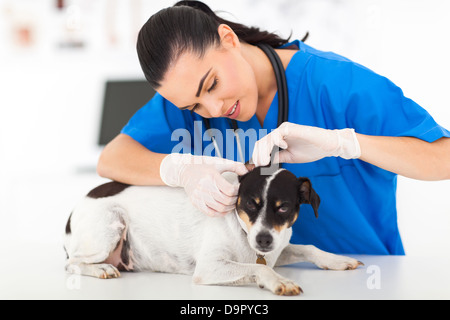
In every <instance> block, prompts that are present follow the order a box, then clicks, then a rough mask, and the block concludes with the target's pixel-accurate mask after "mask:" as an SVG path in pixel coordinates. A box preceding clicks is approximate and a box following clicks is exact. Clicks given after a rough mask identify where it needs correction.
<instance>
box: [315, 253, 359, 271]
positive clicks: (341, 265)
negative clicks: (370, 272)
mask: <svg viewBox="0 0 450 320" xmlns="http://www.w3.org/2000/svg"><path fill="white" fill-rule="evenodd" d="M363 265H364V263H362V262H361V261H358V260H356V259H353V258H350V257H345V256H338V255H335V254H331V253H329V254H327V255H326V256H325V257H322V258H321V259H320V261H319V262H318V263H317V266H318V267H319V268H321V269H324V270H338V271H342V270H355V269H356V268H358V267H359V266H363Z"/></svg>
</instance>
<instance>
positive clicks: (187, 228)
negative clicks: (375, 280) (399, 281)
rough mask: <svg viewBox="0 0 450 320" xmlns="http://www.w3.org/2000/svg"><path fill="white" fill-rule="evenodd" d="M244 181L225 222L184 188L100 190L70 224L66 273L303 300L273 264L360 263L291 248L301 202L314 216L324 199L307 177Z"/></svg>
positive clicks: (117, 186) (255, 174)
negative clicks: (148, 278) (134, 275)
mask: <svg viewBox="0 0 450 320" xmlns="http://www.w3.org/2000/svg"><path fill="white" fill-rule="evenodd" d="M234 179H237V177H236V176H235V177H234ZM239 180H240V188H239V195H238V201H237V205H236V214H228V215H226V216H224V217H221V218H211V217H208V216H206V215H204V214H203V213H201V212H200V211H198V210H197V209H196V208H194V207H193V206H192V205H191V203H190V201H189V199H188V197H187V196H186V194H185V192H184V190H183V189H182V188H171V187H160V186H151V187H138V186H129V185H125V184H121V183H118V182H110V183H107V184H104V185H102V186H100V187H97V188H96V189H94V190H92V191H91V192H90V193H89V194H88V195H87V196H86V197H85V198H84V199H83V200H82V201H81V203H80V204H79V205H78V206H77V207H76V208H75V210H74V211H73V212H72V214H71V216H70V218H69V221H68V223H67V227H66V237H65V249H66V252H67V255H68V260H67V265H66V270H67V272H69V273H77V274H83V275H87V276H93V277H98V278H102V279H107V278H116V277H119V276H120V273H119V270H120V271H141V270H152V271H159V272H168V273H180V274H189V275H193V282H194V283H196V284H209V285H246V284H251V283H256V284H257V285H259V287H261V288H267V289H268V290H270V291H272V292H273V293H275V294H278V295H298V294H300V293H301V292H302V290H301V288H300V287H299V286H298V285H297V284H296V283H294V282H293V281H291V280H289V279H286V278H284V277H283V276H281V275H279V274H278V273H276V272H275V271H274V270H273V269H272V268H273V267H276V266H282V265H286V264H291V263H296V262H302V261H308V262H312V263H314V264H316V265H317V266H318V267H319V268H322V269H332V270H349V269H355V268H357V267H358V266H359V265H361V264H362V263H361V262H359V261H357V260H355V259H352V258H348V257H344V256H338V255H334V254H331V253H327V252H324V251H321V250H319V249H317V248H316V247H314V246H311V245H307V246H303V245H292V244H289V240H290V238H291V235H292V229H291V226H292V225H293V224H294V222H295V221H296V220H297V217H298V213H299V209H300V205H301V204H309V205H311V206H312V207H313V209H314V211H315V214H316V216H317V212H318V208H319V204H320V199H319V196H318V195H317V194H316V192H315V191H314V189H313V188H312V186H311V182H310V181H309V180H308V179H306V178H300V179H297V178H296V177H295V176H294V175H293V174H292V173H291V172H289V171H287V170H284V169H280V170H277V171H276V172H274V173H273V174H271V175H269V176H267V175H262V174H261V168H256V169H254V170H253V171H250V172H249V173H248V174H246V175H244V176H242V177H239Z"/></svg>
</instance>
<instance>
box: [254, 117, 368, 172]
mask: <svg viewBox="0 0 450 320" xmlns="http://www.w3.org/2000/svg"><path fill="white" fill-rule="evenodd" d="M274 146H278V147H280V148H281V149H284V150H281V151H280V152H279V154H278V156H275V158H274V162H275V163H306V162H313V161H317V160H320V159H322V158H325V157H341V158H344V159H357V158H359V157H360V156H361V148H360V146H359V142H358V139H357V138H356V134H355V130H354V129H342V130H327V129H321V128H317V127H309V126H302V125H298V124H294V123H289V122H284V123H282V124H281V125H280V127H278V128H277V129H276V130H274V131H272V132H271V133H270V134H268V135H267V136H265V137H264V138H262V139H261V140H259V141H258V142H256V144H255V148H254V151H253V157H252V159H253V162H254V164H255V165H256V166H265V165H268V164H269V162H270V153H271V152H272V149H273V147H274Z"/></svg>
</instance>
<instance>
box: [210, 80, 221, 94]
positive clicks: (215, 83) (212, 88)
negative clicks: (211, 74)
mask: <svg viewBox="0 0 450 320" xmlns="http://www.w3.org/2000/svg"><path fill="white" fill-rule="evenodd" d="M218 82H219V80H218V79H217V78H214V81H213V84H212V85H211V87H210V88H209V89H208V93H210V92H211V91H213V90H214V89H215V88H216V87H217V83H218Z"/></svg>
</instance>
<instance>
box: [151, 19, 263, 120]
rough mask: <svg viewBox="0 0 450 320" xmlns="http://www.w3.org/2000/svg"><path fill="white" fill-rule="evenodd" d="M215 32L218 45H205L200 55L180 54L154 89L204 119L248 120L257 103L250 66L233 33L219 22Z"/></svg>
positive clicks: (256, 93)
mask: <svg viewBox="0 0 450 320" xmlns="http://www.w3.org/2000/svg"><path fill="white" fill-rule="evenodd" d="M221 27H223V28H224V29H222V30H221ZM230 31H231V32H230ZM219 35H220V36H221V39H222V42H221V46H220V47H218V48H217V47H211V48H209V49H208V50H207V51H206V53H205V55H204V56H203V57H202V58H199V57H198V56H197V55H196V54H193V53H191V52H185V53H183V54H182V55H181V56H180V58H179V59H178V60H177V61H176V62H175V63H174V64H172V66H171V67H170V68H169V70H168V71H167V73H166V75H165V77H164V80H163V81H162V82H161V87H160V88H159V89H158V92H159V93H160V94H161V95H162V96H163V97H164V98H166V99H167V100H169V101H170V102H172V103H173V104H174V105H176V106H177V107H178V108H180V109H182V110H185V109H187V110H192V111H194V112H196V113H198V114H199V115H201V116H203V117H205V118H217V117H227V118H230V119H236V120H239V121H248V120H250V118H251V117H252V116H253V115H254V114H255V112H256V106H257V103H258V89H257V85H256V79H255V75H254V72H253V69H252V67H251V66H250V64H249V63H248V62H247V61H246V60H245V59H244V57H243V55H242V52H241V45H240V43H239V39H238V38H237V37H236V35H235V34H234V32H232V30H231V29H229V27H228V26H224V25H221V26H220V27H219Z"/></svg>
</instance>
